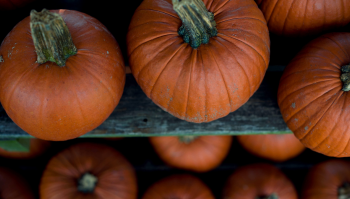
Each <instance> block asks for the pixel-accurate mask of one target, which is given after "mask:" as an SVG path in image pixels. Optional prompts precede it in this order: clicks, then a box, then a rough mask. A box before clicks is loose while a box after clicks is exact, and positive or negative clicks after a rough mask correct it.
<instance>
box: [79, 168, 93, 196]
mask: <svg viewBox="0 0 350 199" xmlns="http://www.w3.org/2000/svg"><path fill="white" fill-rule="evenodd" d="M97 180H98V179H97V177H96V176H94V175H92V174H90V173H88V172H87V173H84V175H82V176H81V177H80V179H79V180H78V191H80V192H83V193H92V192H94V189H95V186H96V183H97Z"/></svg>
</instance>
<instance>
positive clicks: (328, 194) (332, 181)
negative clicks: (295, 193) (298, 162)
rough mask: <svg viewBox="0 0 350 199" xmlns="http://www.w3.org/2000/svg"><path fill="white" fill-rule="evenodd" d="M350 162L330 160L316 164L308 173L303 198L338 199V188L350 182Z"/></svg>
mask: <svg viewBox="0 0 350 199" xmlns="http://www.w3.org/2000/svg"><path fill="white" fill-rule="evenodd" d="M349 168H350V162H349V161H344V160H336V159H333V160H328V161H325V162H322V163H320V164H318V165H316V166H314V167H313V168H312V169H311V170H310V172H309V173H308V175H307V177H306V180H305V183H304V187H303V191H302V197H301V198H302V199H338V189H339V188H340V187H341V186H343V183H349V182H350V170H349Z"/></svg>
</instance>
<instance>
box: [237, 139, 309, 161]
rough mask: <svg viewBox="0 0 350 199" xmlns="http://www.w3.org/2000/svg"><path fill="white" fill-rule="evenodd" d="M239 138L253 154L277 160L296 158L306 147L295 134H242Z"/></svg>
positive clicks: (244, 146)
mask: <svg viewBox="0 0 350 199" xmlns="http://www.w3.org/2000/svg"><path fill="white" fill-rule="evenodd" d="M237 139H238V142H239V143H240V144H241V145H242V147H243V148H244V149H246V150H247V151H248V152H250V153H252V154H253V155H256V156H258V157H261V158H266V159H269V160H272V161H276V162H283V161H286V160H288V159H291V158H294V157H295V156H297V155H299V154H300V153H301V152H302V151H304V149H305V147H304V145H303V144H301V143H300V141H299V140H298V139H297V138H296V137H295V135H293V134H281V135H275V134H269V135H242V136H237Z"/></svg>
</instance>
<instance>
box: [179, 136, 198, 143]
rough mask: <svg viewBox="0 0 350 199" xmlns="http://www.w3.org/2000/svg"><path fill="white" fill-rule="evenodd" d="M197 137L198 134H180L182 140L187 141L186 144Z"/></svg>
mask: <svg viewBox="0 0 350 199" xmlns="http://www.w3.org/2000/svg"><path fill="white" fill-rule="evenodd" d="M197 138H198V136H192V135H187V136H179V140H180V142H182V143H185V144H189V143H191V142H192V141H193V140H195V139H197Z"/></svg>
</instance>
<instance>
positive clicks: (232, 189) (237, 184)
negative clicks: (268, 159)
mask: <svg viewBox="0 0 350 199" xmlns="http://www.w3.org/2000/svg"><path fill="white" fill-rule="evenodd" d="M222 198H223V199H243V198H247V199H252V198H254V199H297V198H298V195H297V192H296V190H295V188H294V186H293V184H292V182H291V181H290V180H289V179H288V178H287V177H286V176H285V175H284V174H283V173H282V172H281V171H280V170H278V169H277V168H276V167H274V166H272V165H269V164H262V163H259V164H252V165H248V166H244V167H241V168H238V169H237V170H236V171H235V172H234V173H233V174H232V175H231V176H230V177H229V179H228V181H227V183H226V185H225V188H224V192H223V197H222Z"/></svg>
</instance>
